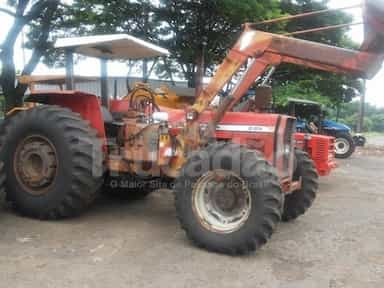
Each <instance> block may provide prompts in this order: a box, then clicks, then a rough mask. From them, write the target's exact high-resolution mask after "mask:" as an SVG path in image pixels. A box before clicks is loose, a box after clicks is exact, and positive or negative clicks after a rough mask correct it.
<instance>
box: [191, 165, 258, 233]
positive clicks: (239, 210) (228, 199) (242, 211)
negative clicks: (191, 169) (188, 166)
mask: <svg viewBox="0 0 384 288" xmlns="http://www.w3.org/2000/svg"><path fill="white" fill-rule="evenodd" d="M192 200H193V211H194V213H195V215H196V216H197V218H198V220H199V222H200V223H201V224H202V225H203V226H204V227H205V228H207V229H208V230H211V231H213V232H218V233H232V232H234V231H237V230H239V229H240V228H241V227H242V226H243V225H244V223H245V222H246V221H247V219H248V218H249V215H250V214H251V205H252V203H251V193H250V191H249V189H248V187H247V185H246V183H245V182H244V180H242V179H241V178H240V177H239V176H238V175H236V174H235V173H233V172H230V171H225V170H215V171H210V172H208V173H206V174H205V175H203V176H202V177H200V179H199V180H198V182H197V183H196V185H195V187H194V189H193V193H192Z"/></svg>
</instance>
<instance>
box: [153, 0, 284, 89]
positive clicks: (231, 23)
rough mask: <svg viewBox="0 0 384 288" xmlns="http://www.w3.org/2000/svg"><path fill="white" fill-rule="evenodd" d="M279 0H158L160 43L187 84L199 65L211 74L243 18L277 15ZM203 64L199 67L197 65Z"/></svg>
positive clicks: (192, 80) (230, 43)
mask: <svg viewBox="0 0 384 288" xmlns="http://www.w3.org/2000/svg"><path fill="white" fill-rule="evenodd" d="M278 2H279V1H276V0H273V1H270V0H268V1H267V0H245V1H238V0H220V1H219V0H210V1H203V0H160V7H159V10H158V13H157V15H158V17H159V20H160V21H161V22H162V23H164V24H163V25H162V27H161V37H160V43H161V45H162V46H165V47H166V48H168V49H169V50H170V51H171V60H172V64H173V67H174V68H176V69H175V70H179V71H181V72H182V74H181V75H182V76H183V77H184V78H185V79H187V80H188V84H189V86H190V87H195V84H196V83H195V80H196V79H195V73H196V72H197V71H198V70H199V68H200V69H202V70H203V72H204V73H203V74H204V75H206V76H209V75H212V72H213V70H214V68H215V65H216V64H219V63H220V62H221V61H222V59H223V57H224V56H225V53H226V51H227V50H228V48H230V47H231V46H232V45H233V44H234V42H235V40H236V39H237V37H238V36H239V32H240V30H241V25H242V24H243V23H245V22H254V21H259V20H264V19H270V18H275V17H278V16H279V15H280V9H279V3H278ZM200 66H202V67H200Z"/></svg>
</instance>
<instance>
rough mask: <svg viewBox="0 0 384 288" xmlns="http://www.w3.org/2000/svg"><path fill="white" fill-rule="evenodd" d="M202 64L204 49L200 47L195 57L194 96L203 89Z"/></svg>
mask: <svg viewBox="0 0 384 288" xmlns="http://www.w3.org/2000/svg"><path fill="white" fill-rule="evenodd" d="M204 66H205V64H204V49H203V48H202V49H201V51H200V53H199V55H198V56H197V59H196V73H195V97H198V96H199V95H200V93H201V91H202V90H203V79H204Z"/></svg>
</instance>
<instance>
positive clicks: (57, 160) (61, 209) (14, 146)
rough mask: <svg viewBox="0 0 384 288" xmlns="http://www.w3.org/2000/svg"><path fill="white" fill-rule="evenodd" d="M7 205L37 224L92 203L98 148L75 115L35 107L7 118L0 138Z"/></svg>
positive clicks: (99, 161)
mask: <svg viewBox="0 0 384 288" xmlns="http://www.w3.org/2000/svg"><path fill="white" fill-rule="evenodd" d="M0 142H1V146H2V149H1V152H0V161H3V162H4V165H5V172H6V175H7V179H6V192H7V200H9V201H10V202H11V203H12V204H13V206H14V208H15V209H16V210H17V211H19V212H20V213H21V214H23V215H25V216H29V217H33V218H39V219H57V218H64V217H71V216H74V215H77V214H79V213H80V212H82V211H84V210H85V209H86V208H87V207H88V206H89V205H90V204H91V203H92V202H93V200H94V199H95V196H96V193H97V191H98V189H99V187H100V185H101V183H102V182H101V181H102V161H103V157H102V142H101V140H100V139H99V138H98V137H97V136H96V131H94V130H93V129H92V128H91V127H90V126H89V124H88V123H87V122H85V121H84V120H83V119H82V118H81V117H80V115H79V114H76V113H73V112H72V111H70V110H69V109H66V108H62V107H58V106H38V107H35V108H32V109H29V110H26V111H22V112H19V113H18V114H16V115H15V116H12V117H10V118H7V119H6V120H5V123H4V125H3V126H2V131H1V133H0Z"/></svg>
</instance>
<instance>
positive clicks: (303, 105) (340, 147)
mask: <svg viewBox="0 0 384 288" xmlns="http://www.w3.org/2000/svg"><path fill="white" fill-rule="evenodd" d="M288 109H289V115H291V116H295V117H296V118H297V126H296V128H297V131H298V132H304V133H311V134H322V135H327V136H332V137H335V139H336V141H335V147H336V157H337V158H342V159H345V158H348V157H350V156H351V155H352V154H353V153H354V152H355V148H356V146H364V145H365V143H366V139H365V137H364V136H363V135H360V134H356V135H355V136H353V135H352V129H351V128H350V127H348V126H347V125H345V124H342V123H338V122H335V121H332V120H327V119H325V111H324V109H323V106H322V105H321V104H320V103H318V102H314V101H309V100H303V99H294V98H290V99H289V100H288Z"/></svg>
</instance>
